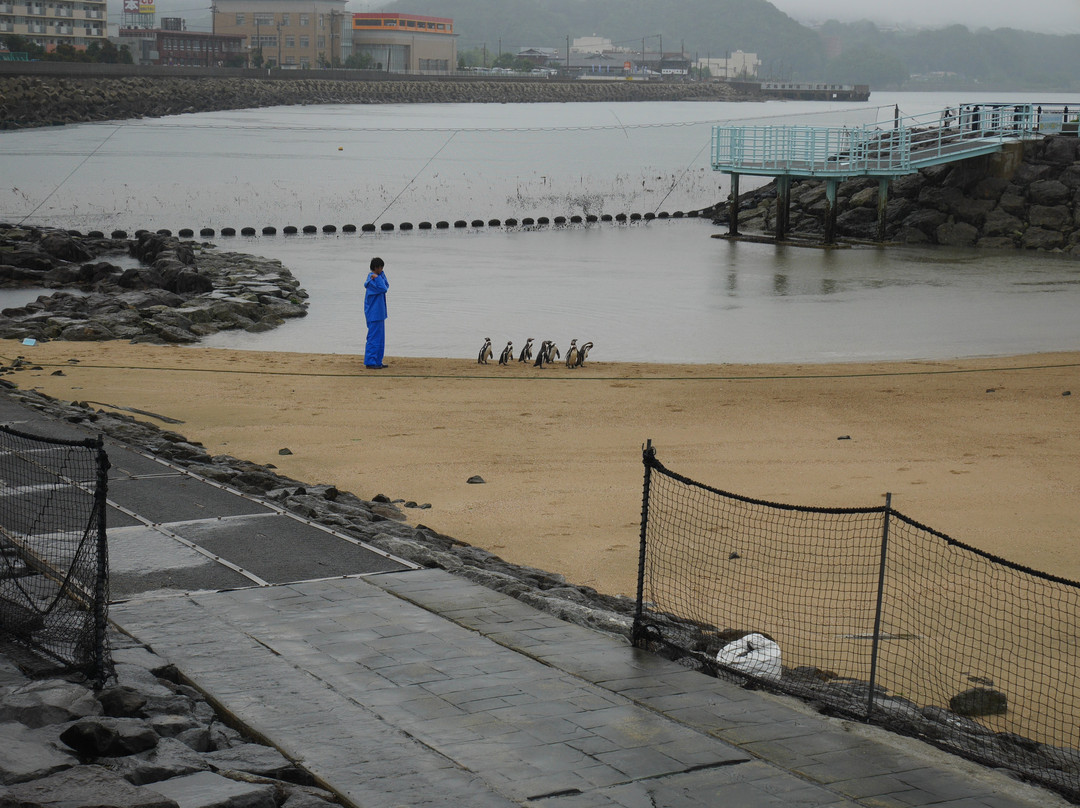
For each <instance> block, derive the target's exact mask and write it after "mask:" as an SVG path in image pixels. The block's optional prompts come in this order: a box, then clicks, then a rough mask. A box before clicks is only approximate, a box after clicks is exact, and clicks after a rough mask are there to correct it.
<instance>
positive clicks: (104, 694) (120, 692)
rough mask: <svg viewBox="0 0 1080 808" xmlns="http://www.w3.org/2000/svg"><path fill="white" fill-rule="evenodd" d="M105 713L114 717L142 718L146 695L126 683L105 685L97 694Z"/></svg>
mask: <svg viewBox="0 0 1080 808" xmlns="http://www.w3.org/2000/svg"><path fill="white" fill-rule="evenodd" d="M97 700H98V701H99V702H100V703H101V707H102V710H103V712H104V713H105V715H108V716H112V717H114V718H144V717H145V716H146V714H145V712H144V711H143V708H144V707H146V697H145V696H144V695H142V694H141V693H139V692H138V691H137V690H135V688H133V687H128V686H126V685H116V686H114V687H107V688H105V689H104V690H102V691H101V692H100V693H98V694H97Z"/></svg>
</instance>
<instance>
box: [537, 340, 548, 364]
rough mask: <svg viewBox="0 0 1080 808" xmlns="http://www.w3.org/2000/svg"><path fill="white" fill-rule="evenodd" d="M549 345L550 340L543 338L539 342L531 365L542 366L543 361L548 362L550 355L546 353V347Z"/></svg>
mask: <svg viewBox="0 0 1080 808" xmlns="http://www.w3.org/2000/svg"><path fill="white" fill-rule="evenodd" d="M550 347H551V340H544V341H543V342H541V343H540V350H539V351H537V352H536V361H535V362H533V367H536V368H542V367H543V366H544V363H545V362H550V361H551V357H550V356H549V355H548V348H550Z"/></svg>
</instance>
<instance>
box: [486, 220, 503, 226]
mask: <svg viewBox="0 0 1080 808" xmlns="http://www.w3.org/2000/svg"><path fill="white" fill-rule="evenodd" d="M501 224H502V222H500V221H499V220H498V219H488V227H498V226H499V225H501Z"/></svg>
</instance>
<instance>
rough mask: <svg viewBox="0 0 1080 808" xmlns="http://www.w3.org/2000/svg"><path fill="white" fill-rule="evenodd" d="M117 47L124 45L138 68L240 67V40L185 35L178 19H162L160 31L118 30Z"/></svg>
mask: <svg viewBox="0 0 1080 808" xmlns="http://www.w3.org/2000/svg"><path fill="white" fill-rule="evenodd" d="M115 41H116V44H117V45H126V46H127V47H128V48H129V50H130V51H131V56H132V59H133V60H134V62H135V64H137V65H177V66H182V67H243V66H244V65H245V64H246V63H247V47H246V45H245V43H244V38H243V37H242V36H236V35H228V34H211V33H209V32H206V31H188V30H187V26H186V25H185V24H184V21H183V20H182V19H180V18H179V17H165V18H163V19H162V20H161V27H160V28H121V29H120V37H119V39H117V40H115Z"/></svg>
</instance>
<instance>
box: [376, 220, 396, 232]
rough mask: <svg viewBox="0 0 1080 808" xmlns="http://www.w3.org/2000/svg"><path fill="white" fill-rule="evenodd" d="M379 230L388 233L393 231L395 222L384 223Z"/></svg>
mask: <svg viewBox="0 0 1080 808" xmlns="http://www.w3.org/2000/svg"><path fill="white" fill-rule="evenodd" d="M379 229H380V230H387V231H390V230H393V229H394V223H393V222H383V223H382V224H381V225H379Z"/></svg>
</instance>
